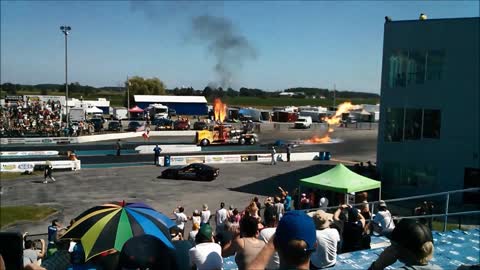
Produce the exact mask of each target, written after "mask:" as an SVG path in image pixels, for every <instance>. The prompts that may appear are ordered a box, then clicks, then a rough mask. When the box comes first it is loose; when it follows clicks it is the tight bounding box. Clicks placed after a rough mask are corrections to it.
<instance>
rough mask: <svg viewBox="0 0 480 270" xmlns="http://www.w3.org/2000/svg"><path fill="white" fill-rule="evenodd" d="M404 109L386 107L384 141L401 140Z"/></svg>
mask: <svg viewBox="0 0 480 270" xmlns="http://www.w3.org/2000/svg"><path fill="white" fill-rule="evenodd" d="M403 125H404V109H403V108H387V121H386V128H385V141H387V142H400V141H402V140H403Z"/></svg>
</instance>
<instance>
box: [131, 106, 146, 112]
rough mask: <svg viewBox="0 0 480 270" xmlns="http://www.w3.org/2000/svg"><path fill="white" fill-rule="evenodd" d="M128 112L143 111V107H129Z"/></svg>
mask: <svg viewBox="0 0 480 270" xmlns="http://www.w3.org/2000/svg"><path fill="white" fill-rule="evenodd" d="M128 111H129V112H133V113H141V112H143V109H142V108H140V107H138V106H135V107H133V108H131V109H130V110H128Z"/></svg>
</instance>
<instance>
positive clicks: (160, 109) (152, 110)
mask: <svg viewBox="0 0 480 270" xmlns="http://www.w3.org/2000/svg"><path fill="white" fill-rule="evenodd" d="M146 111H148V112H149V114H150V119H151V120H153V119H156V118H168V107H167V106H165V105H162V104H158V103H155V104H151V105H150V106H148V108H147V109H146Z"/></svg>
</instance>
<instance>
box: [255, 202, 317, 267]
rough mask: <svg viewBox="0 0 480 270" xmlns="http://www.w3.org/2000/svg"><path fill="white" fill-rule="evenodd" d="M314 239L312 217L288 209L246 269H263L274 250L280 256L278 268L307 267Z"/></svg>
mask: <svg viewBox="0 0 480 270" xmlns="http://www.w3.org/2000/svg"><path fill="white" fill-rule="evenodd" d="M316 240H317V239H316V230H315V224H314V223H313V219H312V218H311V217H309V216H308V215H307V214H305V213H304V212H303V211H289V212H287V213H285V215H284V216H283V218H282V219H281V220H280V222H279V223H278V226H277V230H276V232H275V235H273V236H272V237H271V238H270V241H268V244H267V245H265V247H264V248H263V249H262V250H261V251H260V253H259V254H258V255H257V257H256V258H255V259H254V260H253V261H252V262H251V263H250V264H249V265H248V266H247V269H251V270H256V269H265V266H266V265H267V263H268V262H269V260H270V258H271V257H272V255H273V254H274V253H275V251H277V252H278V256H279V257H280V269H309V268H310V256H311V254H312V253H313V252H315V249H316V246H317V244H316Z"/></svg>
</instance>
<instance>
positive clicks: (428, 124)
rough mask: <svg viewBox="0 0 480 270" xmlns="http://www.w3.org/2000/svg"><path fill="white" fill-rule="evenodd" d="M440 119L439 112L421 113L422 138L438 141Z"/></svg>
mask: <svg viewBox="0 0 480 270" xmlns="http://www.w3.org/2000/svg"><path fill="white" fill-rule="evenodd" d="M441 118H442V117H441V112H440V110H427V109H425V110H424V111H423V135H422V137H423V138H428V139H440V126H441V120H442V119H441Z"/></svg>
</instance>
